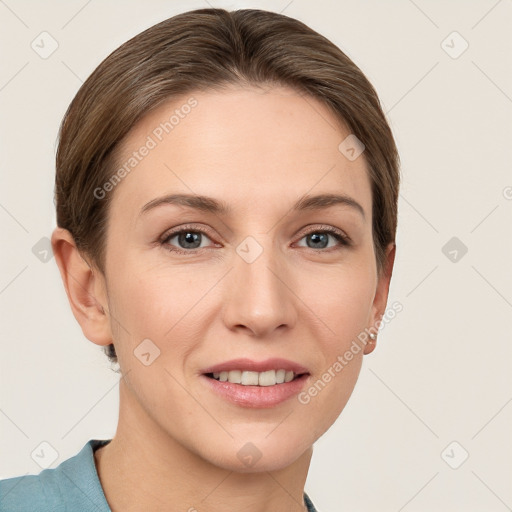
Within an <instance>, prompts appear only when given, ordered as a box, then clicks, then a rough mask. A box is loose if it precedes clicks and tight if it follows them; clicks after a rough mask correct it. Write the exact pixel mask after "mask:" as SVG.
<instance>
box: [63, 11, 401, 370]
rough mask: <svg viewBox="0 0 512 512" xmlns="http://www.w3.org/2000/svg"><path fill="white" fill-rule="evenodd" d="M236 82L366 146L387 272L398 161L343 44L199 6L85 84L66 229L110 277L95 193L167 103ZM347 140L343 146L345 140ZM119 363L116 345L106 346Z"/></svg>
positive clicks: (271, 20) (258, 14)
mask: <svg viewBox="0 0 512 512" xmlns="http://www.w3.org/2000/svg"><path fill="white" fill-rule="evenodd" d="M229 84H247V85H263V84H266V85H277V86H285V87H291V88H293V89H295V90H297V91H299V92H301V93H304V94H307V95H309V96H310V97H312V98H314V99H316V100H318V101H320V102H322V103H323V104H325V105H326V106H327V107H328V108H329V109H330V110H331V111H332V112H333V113H334V115H335V116H336V117H337V118H338V119H339V120H341V121H342V122H343V123H344V124H345V125H346V126H347V127H348V128H349V129H350V131H351V133H353V134H354V135H355V136H356V137H357V138H358V139H359V140H360V141H362V143H363V144H364V146H365V150H364V157H365V159H366V162H367V165H368V171H369V177H370V180H371V186H372V204H373V219H372V230H373V240H374V248H375V254H376V263H377V269H378V271H379V273H380V272H381V270H382V267H383V264H384V258H385V252H384V251H385V248H386V247H387V245H388V244H389V243H390V242H394V240H395V234H396V225H397V201H398V188H399V181H400V179H399V173H400V171H399V156H398V152H397V148H396V145H395V142H394V139H393V135H392V133H391V129H390V127H389V125H388V123H387V121H386V118H385V115H384V112H383V111H382V108H381V106H380V102H379V99H378V96H377V93H376V92H375V90H374V88H373V86H372V85H371V84H370V82H369V81H368V79H367V78H366V77H365V75H364V74H363V72H362V71H361V70H360V69H359V68H358V67H357V66H356V65H355V64H354V63H353V62H352V60H350V59H349V58H348V57H347V56H346V55H345V54H344V53H343V52H342V51H341V50H340V49H339V48H338V47H337V46H335V45H334V44H333V43H332V42H330V41H329V40H328V39H326V38H325V37H323V36H322V35H320V34H318V33H317V32H315V31H314V30H312V29H311V28H309V27H308V26H306V25H305V24H304V23H302V22H300V21H298V20H296V19H293V18H290V17H288V16H284V15H282V14H277V13H273V12H268V11H263V10H257V9H242V10H236V11H227V10H224V9H198V10H194V11H189V12H185V13H182V14H178V15H176V16H174V17H172V18H169V19H167V20H165V21H162V22H161V23H158V24H156V25H154V26H152V27H150V28H149V29H147V30H145V31H143V32H142V33H140V34H138V35H137V36H135V37H133V38H132V39H130V40H129V41H127V42H126V43H124V44H123V45H121V46H120V47H119V48H118V49H116V50H115V51H114V52H112V53H111V54H110V55H109V56H108V57H107V58H106V59H105V60H103V62H101V64H100V65H99V66H98V67H97V68H96V69H95V71H94V72H93V73H92V74H91V75H90V77H89V78H88V79H87V80H86V81H85V82H84V84H83V85H82V86H81V87H80V90H79V91H78V93H77V94H76V96H75V98H74V99H73V101H72V102H71V104H70V106H69V108H68V110H67V112H66V114H65V116H64V118H63V120H62V124H61V127H60V132H59V144H58V150H57V157H56V179H55V203H56V209H57V224H58V226H60V227H63V228H65V229H67V230H69V231H70V232H71V234H72V235H73V238H74V240H75V243H76V244H77V247H78V249H79V250H80V251H82V252H83V253H84V254H86V255H87V256H89V257H90V258H91V260H92V262H93V263H94V264H95V265H96V266H97V267H98V269H100V270H101V271H104V244H105V232H106V225H107V214H108V207H109V203H110V200H111V196H112V194H109V195H107V196H106V197H104V198H101V199H98V198H97V197H96V194H95V193H94V191H95V190H97V188H98V187H101V186H102V185H103V184H105V183H106V182H107V181H108V180H109V179H110V177H111V176H112V175H113V174H114V172H115V169H116V165H117V162H116V150H117V149H119V147H120V143H121V141H122V140H123V139H124V137H125V136H126V135H127V134H128V132H129V131H130V129H131V128H132V127H133V126H134V125H135V123H136V122H137V121H138V120H139V119H141V118H142V116H144V115H145V114H147V113H148V112H149V111H150V110H152V109H154V108H156V107H158V106H159V105H161V104H162V103H164V102H166V101H169V100H170V99H172V98H173V97H177V96H180V95H183V94H186V93H190V92H193V91H208V90H212V89H215V88H219V87H223V86H226V85H229ZM340 142H341V141H340ZM105 353H106V354H107V356H108V357H109V359H110V360H111V361H112V362H117V356H116V353H115V348H114V346H113V345H109V346H108V347H105Z"/></svg>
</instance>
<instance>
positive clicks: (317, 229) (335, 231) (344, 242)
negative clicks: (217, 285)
mask: <svg viewBox="0 0 512 512" xmlns="http://www.w3.org/2000/svg"><path fill="white" fill-rule="evenodd" d="M183 231H192V232H197V233H202V234H204V235H206V236H207V237H208V238H209V239H210V240H212V239H213V238H215V237H214V236H213V235H212V234H211V233H210V229H208V228H207V227H206V226H204V227H203V226H200V225H197V224H183V225H180V226H175V227H173V228H171V229H168V230H167V231H165V232H164V234H163V235H162V236H161V237H160V238H159V242H160V243H161V244H162V245H170V244H167V243H166V242H167V241H168V240H169V239H170V238H173V237H174V236H176V235H178V234H180V233H182V232H183ZM311 233H328V234H331V235H334V238H336V239H337V241H338V246H337V247H331V248H330V249H327V250H322V249H314V248H312V247H306V249H310V250H312V251H315V252H329V251H330V250H335V249H336V248H341V247H343V246H345V247H347V246H351V245H352V244H353V241H352V239H351V238H350V237H349V236H348V235H347V234H346V233H345V231H343V230H341V229H339V228H335V227H334V226H331V225H329V224H311V225H309V226H306V227H305V228H303V230H302V231H301V234H300V236H299V237H298V238H297V242H299V241H300V240H302V239H303V238H304V237H305V236H307V235H309V234H311ZM337 237H339V239H338V238H337ZM212 241H213V240H212ZM295 243H296V242H295ZM171 247H172V249H168V250H170V251H173V252H177V253H182V254H184V253H188V254H193V253H195V252H197V251H199V250H201V249H208V248H209V247H200V248H196V249H188V250H187V249H181V248H180V247H175V246H171Z"/></svg>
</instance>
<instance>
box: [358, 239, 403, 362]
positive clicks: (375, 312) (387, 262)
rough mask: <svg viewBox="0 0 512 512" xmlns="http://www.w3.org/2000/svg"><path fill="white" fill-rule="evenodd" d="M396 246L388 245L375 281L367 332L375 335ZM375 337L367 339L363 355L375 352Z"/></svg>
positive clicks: (386, 297) (385, 301) (379, 322)
mask: <svg viewBox="0 0 512 512" xmlns="http://www.w3.org/2000/svg"><path fill="white" fill-rule="evenodd" d="M395 254H396V244H395V243H394V242H392V243H390V244H389V245H388V246H387V248H386V252H385V258H384V265H383V268H382V272H381V274H380V276H379V278H378V281H377V289H376V291H375V298H374V300H373V305H372V314H371V318H370V326H369V327H368V330H369V331H370V332H372V333H375V334H377V331H378V329H379V326H380V325H381V321H382V317H383V316H384V313H385V311H386V304H387V302H388V294H389V284H390V281H391V275H392V274H393V265H394V263H395ZM376 342H377V336H375V338H373V339H370V338H368V340H367V343H366V346H365V348H364V354H370V353H371V352H373V351H374V350H375V346H376Z"/></svg>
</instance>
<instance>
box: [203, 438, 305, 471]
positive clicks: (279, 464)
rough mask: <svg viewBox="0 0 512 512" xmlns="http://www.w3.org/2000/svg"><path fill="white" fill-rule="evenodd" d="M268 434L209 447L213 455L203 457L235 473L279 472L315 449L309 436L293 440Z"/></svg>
mask: <svg viewBox="0 0 512 512" xmlns="http://www.w3.org/2000/svg"><path fill="white" fill-rule="evenodd" d="M268 432H269V431H268V429H267V430H266V432H265V434H262V433H261V432H257V433H256V432H255V435H254V436H252V437H250V436H249V435H248V436H247V437H245V439H247V440H246V441H244V440H242V439H241V436H237V439H234V440H230V441H229V442H227V443H219V445H216V446H211V445H210V449H213V452H212V451H210V453H208V454H204V458H206V459H208V460H209V461H210V462H211V463H212V464H214V465H215V466H217V467H221V468H223V469H225V470H228V471H233V472H236V473H261V472H263V471H279V470H281V469H284V468H286V467H288V466H290V465H291V464H293V463H294V462H296V461H297V459H299V457H301V455H303V454H304V452H305V451H307V450H308V449H310V448H311V447H312V445H313V440H312V439H310V436H309V435H304V436H303V437H297V436H290V435H289V432H286V431H284V433H282V434H280V435H278V434H277V433H275V432H274V433H272V434H270V436H268ZM265 436H268V437H267V438H265ZM271 438H272V439H271ZM251 439H252V440H251Z"/></svg>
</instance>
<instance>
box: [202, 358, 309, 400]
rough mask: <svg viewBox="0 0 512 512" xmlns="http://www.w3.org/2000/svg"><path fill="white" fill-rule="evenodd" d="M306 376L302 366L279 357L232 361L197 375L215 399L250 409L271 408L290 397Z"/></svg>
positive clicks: (206, 369) (305, 379) (297, 389)
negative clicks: (262, 359) (217, 397)
mask: <svg viewBox="0 0 512 512" xmlns="http://www.w3.org/2000/svg"><path fill="white" fill-rule="evenodd" d="M310 377H311V374H310V372H309V371H308V369H307V368H305V367H304V366H301V365H299V364H297V363H294V362H292V361H288V360H286V359H280V358H273V359H267V360H266V361H262V362H256V361H252V360H250V359H233V360H231V361H227V362H225V363H221V364H217V365H215V366H212V367H210V368H205V369H203V370H202V372H201V378H202V381H203V382H204V383H205V384H207V387H208V388H209V389H210V390H211V391H213V392H214V393H215V394H216V395H217V396H219V397H221V398H222V399H225V400H228V401H229V402H231V403H232V404H234V405H236V406H239V407H250V408H269V407H274V406H277V405H278V404H281V403H283V402H285V401H287V400H289V399H291V398H293V397H294V396H296V395H297V394H298V393H300V392H301V391H302V389H303V388H304V387H305V386H306V384H307V382H308V380H309V378H310Z"/></svg>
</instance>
